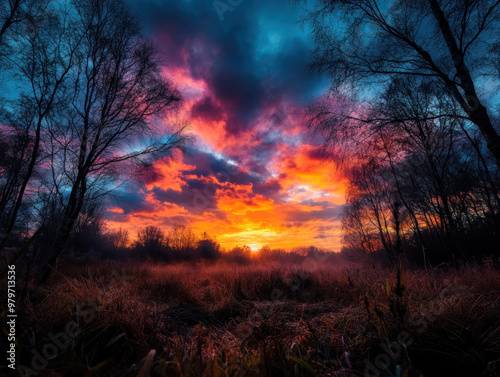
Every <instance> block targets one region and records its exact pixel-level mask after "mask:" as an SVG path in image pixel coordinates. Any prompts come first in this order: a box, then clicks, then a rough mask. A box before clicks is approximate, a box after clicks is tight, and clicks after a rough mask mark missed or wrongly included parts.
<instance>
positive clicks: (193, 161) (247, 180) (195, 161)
mask: <svg viewBox="0 0 500 377" xmlns="http://www.w3.org/2000/svg"><path fill="white" fill-rule="evenodd" d="M184 162H185V163H186V164H188V165H193V166H195V168H194V169H192V170H185V171H182V173H184V174H191V175H196V176H198V177H210V176H215V177H216V178H217V180H218V181H219V182H221V183H225V182H230V183H234V184H238V185H249V184H255V183H258V182H260V180H259V179H258V178H256V177H255V176H252V175H250V174H248V173H246V172H244V171H242V170H241V169H240V168H239V167H238V166H237V165H233V164H231V163H229V162H227V161H226V160H224V159H223V158H218V157H216V156H214V155H213V154H212V153H208V152H202V151H199V150H191V151H190V153H189V154H187V155H186V156H184Z"/></svg>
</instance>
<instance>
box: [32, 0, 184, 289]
mask: <svg viewBox="0 0 500 377" xmlns="http://www.w3.org/2000/svg"><path fill="white" fill-rule="evenodd" d="M74 13H75V17H76V18H77V24H78V25H79V28H78V29H77V30H76V35H77V36H78V38H80V39H81V40H82V43H81V44H80V45H79V49H78V56H79V60H78V64H77V65H76V67H75V69H73V70H72V72H71V87H72V88H73V89H72V92H71V95H70V103H69V107H68V109H67V111H66V112H65V113H64V116H62V117H61V118H60V119H61V121H60V122H54V123H53V124H52V125H51V127H50V128H49V133H50V135H51V143H52V145H53V146H55V147H54V148H55V149H56V150H57V151H58V152H57V153H56V154H55V155H56V161H54V162H53V177H54V179H53V181H54V185H55V186H56V188H57V190H56V191H57V194H58V195H59V196H60V197H61V198H62V200H61V202H62V204H63V206H64V213H63V217H62V219H61V226H60V227H59V230H58V233H57V235H56V242H55V244H54V247H53V252H52V253H51V254H52V255H51V256H50V257H49V259H48V262H47V265H46V272H45V274H44V276H45V278H46V277H47V276H48V273H50V271H51V269H52V268H53V266H54V265H55V263H56V261H57V259H58V257H59V255H60V253H61V251H62V249H63V246H64V243H65V242H66V240H67V239H68V237H69V235H70V233H71V231H72V229H73V227H74V224H75V221H76V220H77V218H78V216H79V215H80V213H81V210H82V208H83V206H84V204H85V202H86V201H87V200H89V194H90V191H91V188H95V187H96V186H99V185H101V187H102V182H103V180H104V181H106V180H107V182H106V183H107V184H106V185H104V186H107V188H108V189H107V190H106V188H104V187H102V189H101V190H94V193H96V195H100V194H102V193H103V192H109V189H112V188H113V182H112V181H113V180H112V179H110V177H111V178H112V177H114V176H119V175H120V172H119V171H118V170H121V171H122V172H123V171H125V172H127V171H128V173H126V174H127V175H130V174H131V173H132V169H134V168H135V167H139V168H140V167H141V166H145V165H146V166H147V165H148V164H150V163H151V162H152V161H154V160H156V159H158V158H168V157H170V156H171V155H172V151H173V150H174V149H182V148H183V147H184V145H185V143H186V142H187V138H186V137H185V136H183V134H182V131H183V129H184V127H183V126H177V125H175V124H174V125H169V124H168V123H167V122H166V121H165V120H166V119H167V118H166V117H167V115H168V114H169V113H170V112H171V111H173V110H175V108H176V107H177V105H178V104H179V103H180V100H181V98H180V94H179V92H178V91H177V90H176V88H175V87H174V85H173V84H172V83H171V82H170V81H169V80H167V79H166V78H165V77H164V75H163V73H162V70H161V66H160V63H159V61H158V59H157V56H158V55H157V51H156V49H155V47H154V46H153V45H152V44H151V43H150V42H149V41H148V40H146V39H144V38H143V37H142V36H141V33H140V27H139V22H138V20H137V19H136V18H135V17H134V16H133V15H132V14H131V13H130V10H129V9H128V8H127V6H126V4H125V3H124V2H123V1H122V0H106V1H97V0H86V1H75V2H74ZM134 166H135V167H134ZM64 192H68V194H67V195H66V194H65V193H64ZM99 193H100V194H99ZM45 278H42V280H44V279H45Z"/></svg>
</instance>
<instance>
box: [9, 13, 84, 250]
mask: <svg viewBox="0 0 500 377" xmlns="http://www.w3.org/2000/svg"><path fill="white" fill-rule="evenodd" d="M44 17H45V19H44V22H39V23H38V24H36V25H31V24H26V25H24V33H25V38H24V39H22V40H20V41H19V43H18V44H17V47H16V48H17V49H18V52H19V53H18V54H14V55H13V57H12V58H11V62H12V64H14V65H15V72H16V75H15V78H17V79H18V80H19V81H20V82H21V83H22V84H24V85H23V87H22V88H23V89H22V91H21V94H20V95H19V98H17V99H14V100H13V101H12V104H11V108H12V109H13V110H12V111H11V114H10V116H9V117H8V119H9V121H10V122H9V123H10V125H11V129H12V132H13V133H15V134H17V136H16V137H17V138H21V139H22V140H23V142H22V143H21V145H20V148H19V149H17V150H15V151H12V153H13V160H14V161H13V163H12V165H10V166H9V167H8V168H7V169H5V170H4V171H2V175H1V181H2V186H3V187H4V190H3V191H2V198H1V199H0V202H2V207H1V209H2V219H3V221H2V225H3V229H2V230H3V235H2V236H3V237H2V238H1V240H0V249H1V248H2V247H3V246H4V244H5V242H6V239H7V237H8V236H9V234H10V233H11V232H12V230H13V228H14V226H15V224H16V220H17V217H18V213H19V210H20V208H21V205H22V203H23V200H24V199H25V193H26V190H27V189H28V188H29V186H28V184H29V183H30V181H31V179H32V177H33V174H34V173H35V172H36V168H37V166H38V165H39V163H40V161H41V158H43V153H42V152H43V150H42V149H43V144H44V140H45V139H44V133H45V131H46V130H47V125H48V122H49V121H50V118H51V117H52V116H53V115H54V113H55V112H56V111H58V110H59V109H61V107H63V103H64V102H65V98H66V94H67V91H66V90H67V86H66V84H67V80H68V77H69V73H70V71H71V70H72V69H73V68H74V66H75V62H76V53H77V48H78V46H79V43H80V42H81V40H79V39H78V38H75V34H74V31H75V29H74V26H75V24H74V23H73V22H71V19H70V14H69V13H68V12H67V11H66V10H65V9H64V8H60V7H59V6H54V8H51V9H50V12H47V13H46V14H45V16H44ZM4 179H5V180H4ZM4 202H10V210H9V212H8V213H6V211H5V206H4V205H3V203H4Z"/></svg>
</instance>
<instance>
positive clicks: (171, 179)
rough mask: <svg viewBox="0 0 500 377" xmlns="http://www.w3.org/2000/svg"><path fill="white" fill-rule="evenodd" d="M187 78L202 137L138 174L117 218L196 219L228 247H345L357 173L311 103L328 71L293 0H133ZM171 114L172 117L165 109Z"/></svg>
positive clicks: (193, 130) (126, 222) (112, 218)
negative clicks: (311, 124) (321, 129)
mask: <svg viewBox="0 0 500 377" xmlns="http://www.w3.org/2000/svg"><path fill="white" fill-rule="evenodd" d="M129 3H130V5H131V6H132V8H133V9H134V12H136V13H137V14H138V16H139V17H140V18H141V19H142V22H143V27H144V32H145V33H146V34H147V35H148V36H149V37H150V38H152V39H153V40H154V42H155V43H156V44H157V46H158V47H159V49H160V59H161V62H162V64H163V65H164V66H165V68H164V73H165V75H167V76H168V77H170V78H171V79H172V80H173V81H174V82H175V83H176V84H177V86H178V88H179V89H180V90H181V93H182V97H183V107H182V109H181V110H180V112H179V114H177V115H176V116H177V117H180V118H182V119H187V120H188V121H189V123H190V127H189V131H188V132H189V133H190V134H192V135H193V136H194V141H193V143H192V145H191V146H190V148H189V150H188V151H187V153H184V154H181V153H177V154H176V156H175V157H176V158H175V160H174V161H173V162H171V163H169V164H167V163H165V161H162V160H159V161H157V162H156V163H155V164H154V173H155V174H149V175H148V177H147V178H143V179H142V180H134V181H129V182H127V183H126V184H125V185H123V186H122V187H121V188H120V191H119V193H118V195H117V198H116V199H115V200H114V201H113V202H112V203H110V204H109V206H108V208H107V212H106V219H107V222H108V226H109V227H110V228H115V229H117V228H120V227H121V228H124V229H127V230H129V232H130V234H131V235H132V236H134V235H135V234H136V232H137V230H138V229H139V228H142V227H144V226H148V225H155V226H158V227H160V228H162V229H164V230H165V231H166V232H168V231H169V229H170V228H171V227H172V226H173V225H175V224H184V225H187V226H189V227H191V228H192V229H193V231H194V232H195V233H198V234H200V233H202V232H207V233H209V234H211V235H213V236H215V237H216V238H217V240H218V241H219V242H220V243H221V244H222V246H224V247H226V248H232V247H234V246H238V245H240V246H241V245H248V246H250V247H251V248H252V249H253V250H257V249H259V248H261V247H262V246H264V245H269V246H270V247H272V248H285V249H291V248H294V247H300V246H309V245H315V246H318V247H322V248H328V249H332V250H334V251H339V250H340V244H341V230H340V213H341V210H342V205H343V203H344V200H345V199H344V197H345V195H344V193H345V187H346V182H345V180H344V179H343V178H342V177H341V175H340V174H339V173H338V172H337V171H336V169H335V165H334V164H333V163H332V162H328V161H325V159H324V155H323V153H322V149H321V146H322V140H321V139H320V138H319V137H317V136H314V135H311V134H310V132H309V131H308V130H307V128H306V127H305V124H304V121H303V119H304V115H303V111H304V107H305V105H306V104H307V102H308V101H309V100H311V99H312V98H315V97H317V96H319V95H321V94H322V92H323V91H324V90H325V88H326V81H325V80H324V79H323V78H321V77H320V76H318V75H314V74H312V73H310V71H309V70H308V68H307V66H308V63H309V56H310V54H309V46H310V42H309V34H308V31H307V29H305V28H304V27H303V26H301V25H299V24H298V22H297V21H298V20H299V16H300V10H299V9H298V8H297V7H295V6H293V5H291V3H290V2H289V0H273V1H269V0H252V1H250V0H221V1H207V0H176V1H171V0H129ZM165 121H166V122H168V121H169V120H165Z"/></svg>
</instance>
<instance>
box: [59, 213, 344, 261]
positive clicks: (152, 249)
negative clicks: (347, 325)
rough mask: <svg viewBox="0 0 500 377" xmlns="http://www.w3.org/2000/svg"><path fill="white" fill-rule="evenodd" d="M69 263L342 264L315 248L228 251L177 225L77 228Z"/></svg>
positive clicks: (335, 256)
mask: <svg viewBox="0 0 500 377" xmlns="http://www.w3.org/2000/svg"><path fill="white" fill-rule="evenodd" d="M67 248H68V249H69V252H68V253H67V254H66V257H67V260H79V259H81V258H83V259H84V260H86V261H92V260H95V261H99V260H104V259H111V260H117V261H122V260H128V261H134V260H135V261H140V262H145V261H149V262H154V263H180V262H188V263H198V262H206V263H215V262H217V263H227V264H241V265H247V264H273V263H275V264H301V265H302V266H304V267H308V266H309V267H317V266H318V265H320V264H323V263H330V264H332V265H335V264H337V265H341V264H342V263H343V261H344V259H343V256H342V255H340V254H339V253H333V252H331V251H329V250H325V249H321V248H318V247H315V246H309V247H296V248H293V249H291V250H285V249H272V248H271V247H269V246H267V245H266V246H263V247H261V248H260V249H259V250H255V251H252V249H251V248H250V247H249V246H247V245H242V246H235V247H233V248H230V249H227V248H224V247H223V246H221V244H220V243H219V242H218V241H217V239H216V238H215V237H213V236H211V235H209V234H208V233H206V232H204V233H202V234H196V233H195V232H194V231H193V230H192V229H191V228H190V227H189V226H185V225H180V224H177V225H174V226H173V227H171V228H170V229H169V230H168V231H166V230H164V229H162V228H160V227H157V226H147V227H144V228H141V229H139V230H138V231H137V233H136V234H130V232H129V231H127V230H125V229H123V228H120V229H116V230H109V229H106V228H105V227H104V226H103V224H99V223H95V224H94V225H92V226H85V227H83V228H78V229H76V230H75V232H73V234H72V236H71V237H70V239H69V240H68V243H67Z"/></svg>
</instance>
